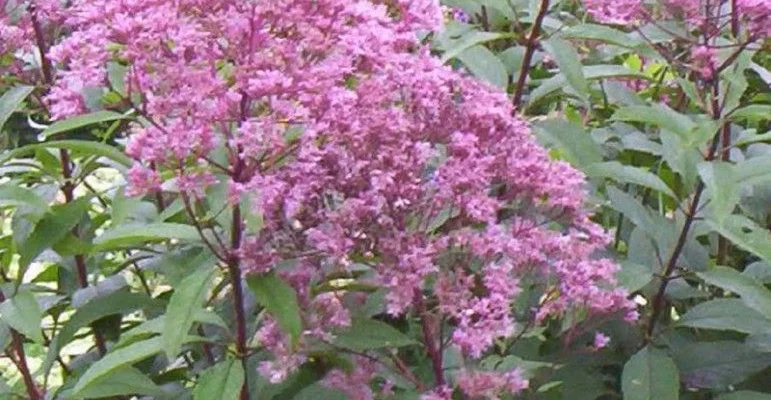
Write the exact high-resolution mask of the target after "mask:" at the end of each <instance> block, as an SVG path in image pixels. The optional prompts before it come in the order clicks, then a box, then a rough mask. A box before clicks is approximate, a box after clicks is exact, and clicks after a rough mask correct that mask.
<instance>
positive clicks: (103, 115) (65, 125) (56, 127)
mask: <svg viewBox="0 0 771 400" xmlns="http://www.w3.org/2000/svg"><path fill="white" fill-rule="evenodd" d="M126 118H129V116H127V115H124V114H120V113H116V112H114V111H97V112H93V113H91V114H85V115H77V116H74V117H71V118H68V119H65V120H63V121H58V122H55V123H53V124H52V125H51V126H49V127H48V128H46V130H44V131H43V136H44V137H49V136H51V135H55V134H57V133H62V132H68V131H71V130H75V129H78V128H83V127H86V126H89V125H94V124H98V123H101V122H111V121H116V120H119V119H126Z"/></svg>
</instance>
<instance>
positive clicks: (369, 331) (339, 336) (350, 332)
mask: <svg viewBox="0 0 771 400" xmlns="http://www.w3.org/2000/svg"><path fill="white" fill-rule="evenodd" d="M334 343H335V344H336V345H338V346H340V347H345V348H347V349H352V350H357V351H364V350H373V349H380V348H384V347H389V348H397V347H404V346H410V345H413V344H415V343H416V342H415V340H413V339H412V338H410V337H409V336H407V335H405V334H403V333H401V332H399V331H398V330H396V328H394V327H392V326H391V325H388V324H386V323H385V322H381V321H378V320H375V319H369V318H354V319H353V321H351V326H350V328H348V329H346V330H342V331H340V332H337V333H336V337H335V340H334Z"/></svg>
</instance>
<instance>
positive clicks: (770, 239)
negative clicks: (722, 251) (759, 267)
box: [706, 215, 771, 263]
mask: <svg viewBox="0 0 771 400" xmlns="http://www.w3.org/2000/svg"><path fill="white" fill-rule="evenodd" d="M706 223H707V226H709V227H710V228H712V229H713V230H715V231H717V232H718V233H720V234H721V235H723V236H724V237H725V238H726V239H728V240H730V241H731V242H732V243H733V244H735V245H737V246H738V247H741V248H742V249H744V250H746V251H749V252H751V253H753V254H755V255H756V256H758V257H760V258H762V259H763V261H765V262H767V263H771V234H769V232H768V230H766V229H764V228H763V227H761V226H759V225H758V224H756V223H755V222H753V221H752V220H750V219H748V218H746V217H744V216H742V215H729V216H728V217H725V218H724V219H723V220H722V221H721V222H717V221H712V220H707V221H706Z"/></svg>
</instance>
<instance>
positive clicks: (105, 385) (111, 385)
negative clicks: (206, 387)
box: [79, 366, 224, 399]
mask: <svg viewBox="0 0 771 400" xmlns="http://www.w3.org/2000/svg"><path fill="white" fill-rule="evenodd" d="M165 394H166V392H165V391H164V390H163V389H162V388H161V387H160V386H158V385H156V384H155V382H153V381H152V379H150V378H149V377H148V376H147V375H145V374H143V373H142V372H141V371H139V370H138V369H136V368H134V367H128V366H127V367H123V368H120V369H117V370H115V371H112V372H111V373H110V374H109V375H106V376H104V377H103V378H102V379H98V380H96V381H94V382H93V383H92V384H90V385H89V386H88V387H86V388H85V389H84V390H82V391H81V392H80V396H79V397H80V398H84V399H103V398H106V397H113V396H125V395H147V396H153V397H156V398H158V397H160V398H163V397H164V395H165ZM223 398H224V397H223Z"/></svg>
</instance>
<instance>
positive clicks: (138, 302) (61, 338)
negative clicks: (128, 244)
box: [41, 290, 156, 374]
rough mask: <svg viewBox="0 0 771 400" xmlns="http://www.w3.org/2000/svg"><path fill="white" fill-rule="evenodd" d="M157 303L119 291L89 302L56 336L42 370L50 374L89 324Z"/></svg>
mask: <svg viewBox="0 0 771 400" xmlns="http://www.w3.org/2000/svg"><path fill="white" fill-rule="evenodd" d="M155 303H156V302H155V301H154V300H153V299H151V298H150V297H148V296H146V295H143V294H138V293H131V292H127V291H124V290H119V291H116V292H113V293H110V294H109V295H107V296H105V297H101V298H97V299H95V300H92V301H89V302H88V303H86V304H85V305H83V306H82V307H80V308H78V309H77V310H75V313H74V314H72V316H71V317H70V319H69V320H68V321H67V322H66V323H65V324H64V327H62V329H61V331H59V334H58V335H56V336H55V337H54V338H53V340H51V344H50V346H49V347H48V354H47V355H46V359H45V362H44V363H43V367H42V368H41V369H42V370H43V371H45V373H46V374H48V371H49V370H50V368H51V366H53V363H54V362H55V361H56V356H58V355H59V351H61V349H62V348H63V347H64V346H65V345H66V344H68V343H70V342H71V341H72V339H73V338H74V337H75V334H76V333H78V331H79V330H80V329H81V328H83V327H85V326H88V324H90V323H92V322H94V321H96V320H98V319H100V318H104V317H106V316H108V315H114V314H126V313H129V312H133V311H136V310H139V309H142V308H145V307H149V306H152V305H154V304H155Z"/></svg>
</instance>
